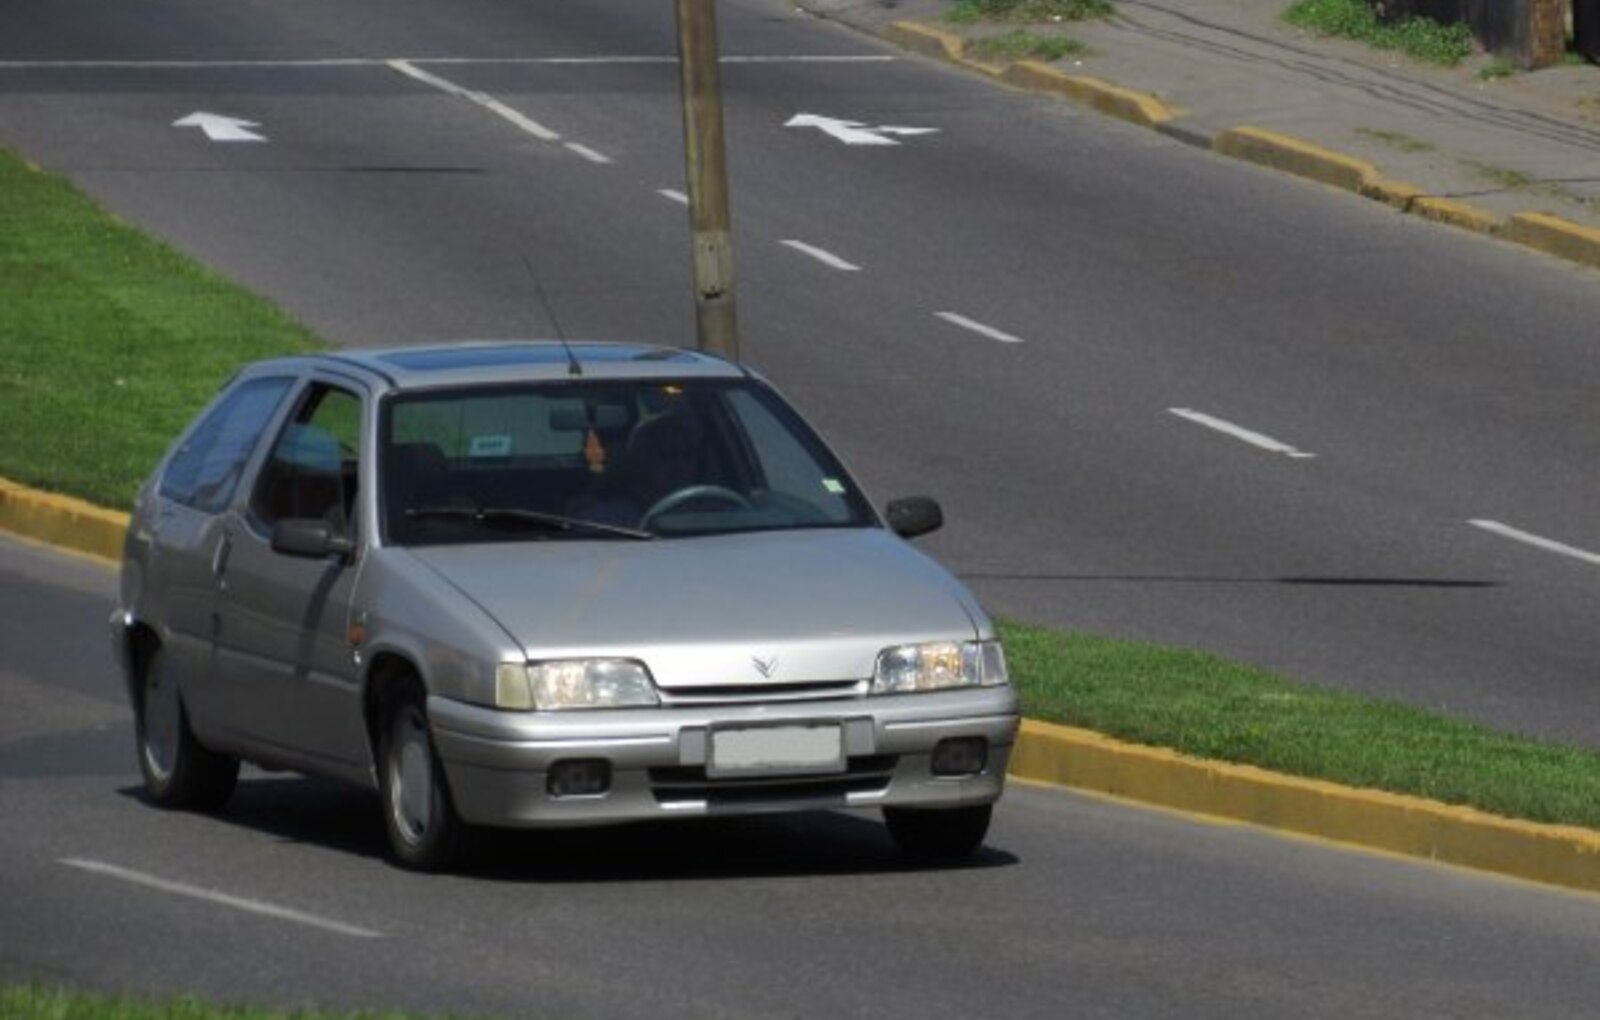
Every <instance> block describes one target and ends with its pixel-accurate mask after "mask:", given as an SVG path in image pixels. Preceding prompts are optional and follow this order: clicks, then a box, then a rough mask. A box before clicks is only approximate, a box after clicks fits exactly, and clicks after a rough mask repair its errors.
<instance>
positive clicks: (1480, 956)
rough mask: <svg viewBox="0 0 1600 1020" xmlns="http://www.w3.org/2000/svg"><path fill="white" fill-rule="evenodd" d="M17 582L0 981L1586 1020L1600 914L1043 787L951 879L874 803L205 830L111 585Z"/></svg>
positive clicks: (696, 1005)
mask: <svg viewBox="0 0 1600 1020" xmlns="http://www.w3.org/2000/svg"><path fill="white" fill-rule="evenodd" d="M0 578H4V579H5V581H6V582H7V583H6V584H4V585H0V647H4V648H5V649H7V650H8V652H7V656H6V660H7V661H6V665H5V667H4V668H3V669H0V704H3V705H5V706H6V709H5V711H4V713H0V818H3V819H5V820H6V838H5V839H4V840H0V902H3V903H4V904H5V909H3V910H0V981H3V980H16V979H18V978H28V979H37V980H45V981H50V982H66V983H68V984H71V985H74V986H77V987H85V988H93V989H99V990H104V991H110V992H117V993H131V994H155V995H168V994H174V993H177V992H185V993H192V994H200V995H204V996H206V997H209V998H213V999H219V1000H224V1001H248V1002H254V1003H267V1004H272V1005H277V1006H283V1007H294V1006H302V1005H311V1004H315V1005H319V1006H323V1007H329V1008H403V1009H414V1010H424V1011H429V1012H440V1013H443V1012H447V1011H448V1012H451V1013H452V1014H454V1015H480V1016H502V1017H517V1018H536V1017H546V1016H548V1017H560V1018H566V1020H579V1018H586V1017H651V1018H671V1017H685V1018H695V1020H704V1018H708V1017H730V1018H735V1017H736V1018H740V1020H747V1018H751V1017H769V1016H771V1017H778V1016H831V1017H851V1016H864V1017H865V1016H870V1017H875V1018H885V1020H892V1018H896V1017H926V1016H930V1015H949V1016H1005V1017H1017V1018H1026V1017H1041V1018H1044V1017H1048V1018H1052V1020H1054V1018H1059V1017H1061V1016H1068V1015H1070V1016H1080V1017H1098V1016H1107V1017H1135V1016H1136V1017H1160V1016H1181V1017H1185V1018H1203V1017H1218V1018H1229V1020H1234V1018H1240V1017H1284V1016H1295V1017H1339V1018H1352V1017H1393V1016H1407V1017H1434V1016H1437V1017H1447V1016H1496V1017H1519V1016H1525V1017H1539V1018H1553V1017H1563V1016H1571V1017H1578V1016H1592V1015H1593V1010H1594V1001H1595V993H1596V991H1597V986H1596V983H1595V977H1594V968H1593V961H1594V960H1595V958H1596V956H1597V954H1600V899H1597V898H1595V897H1591V896H1582V895H1576V894H1570V893H1564V892H1557V891H1553V890H1548V889H1544V888H1540V887H1536V886H1532V885H1527V884H1522V883H1514V882H1509V881H1504V880H1499V879H1494V878H1489V877H1484V876H1479V875H1473V874H1469V873H1466V872H1461V871H1455V870H1451V869H1446V868H1438V867H1433V866H1430V865H1426V864H1422V863H1418V862H1415V861H1409V860H1399V859H1393V858H1387V857H1380V856H1376V855H1368V854H1361V853H1353V852H1349V851H1344V850H1338V849H1334V848H1331V847H1327V846H1323V845H1319V844H1315V843H1311V842H1306V841H1299V840H1290V839H1284V838H1280V837H1277V836H1274V835H1272V834H1269V833H1266V832H1262V831H1259V830H1251V829H1246V828H1242V827H1235V826H1220V825H1213V824H1209V823H1204V822H1200V821H1196V820H1191V819H1187V818H1183V817H1179V816H1176V815H1172V814H1167V813H1162V812H1156V811H1150V810H1146V809H1142V808H1136V807H1131V806H1127V805H1121V804H1115V803H1111V802H1108V801H1102V800H1093V799H1089V798H1085V797H1080V796H1075V795H1072V794H1068V793H1064V792H1060V791H1055V790H1049V789H1044V788H1029V787H1020V786H1014V787H1013V788H1012V789H1011V791H1010V792H1009V793H1008V795H1007V797H1006V800H1005V801H1004V802H1003V803H1002V805H1001V808H1000V810H999V812H998V813H997V816H996V824H995V826H994V829H993V830H992V833H991V836H990V839H989V843H988V847H987V848H986V850H985V851H984V852H983V854H982V856H981V857H980V858H979V860H978V861H977V862H976V864H975V865H973V866H971V867H965V868H957V869H908V868H907V867H906V866H905V865H904V864H903V863H902V862H901V861H900V859H899V858H898V857H897V856H896V854H895V852H894V851H893V849H892V847H891V845H890V843H889V840H888V838H887V836H886V834H885V832H884V830H883V827H882V826H881V825H880V824H879V823H878V822H877V820H876V818H875V816H872V815H861V816H854V815H844V814H816V815H804V816H798V817H795V818H758V819H744V820H737V821H725V822H715V823H706V824H681V823H680V824H675V825H661V826H656V825H650V826H638V827H633V828H628V829H617V830H603V831H594V832H561V833H554V834H545V835H538V836H523V835H505V836H500V837H495V838H492V839H489V840H487V841H486V842H485V843H483V845H482V846H480V848H479V851H478V857H477V860H476V863H475V865H474V868H473V870H471V871H470V872H469V873H467V874H464V875H459V876H445V877H424V876H417V875H413V874H410V873H406V872H402V871H399V870H397V869H394V868H392V867H390V866H389V865H387V864H386V863H385V862H384V859H383V853H384V850H383V833H382V828H381V823H380V821H379V818H378V805H377V799H376V797H375V796H374V795H372V794H370V793H363V792H360V791H355V790H350V789H347V788H344V787H339V786H334V785H330V784H325V783H319V782H313V781H311V780H305V779H297V778H292V777H285V776H274V775H266V774H262V773H248V774H247V777H246V779H245V781H244V782H243V784H242V785H241V787H240V790H239V793H238V794H237V795H236V796H235V798H234V800H233V802H232V804H231V805H230V807H229V809H228V811H227V813H226V814H224V815H222V816H220V817H201V816H195V815H184V814H172V813H167V812H163V811H160V810H157V809H155V808H153V807H150V806H148V805H147V804H145V803H144V802H143V800H142V799H141V797H140V795H139V793H138V772H137V770H136V768H135V767H134V765H133V761H134V759H133V735H132V727H131V723H130V719H129V713H128V710H127V708H126V705H125V702H124V700H123V697H122V694H121V691H120V690H119V688H118V680H117V678H116V675H115V671H114V670H113V668H112V666H111V662H110V655H109V650H108V648H107V647H106V646H105V645H104V644H103V643H101V642H98V641H94V640H87V639H86V637H85V636H86V635H95V634H96V631H97V629H98V628H103V624H104V619H105V616H106V614H107V613H108V611H109V606H110V603H111V594H112V592H113V590H114V584H115V578H114V575H113V574H112V572H111V571H109V570H107V569H106V568H104V567H100V566H98V565H95V564H92V563H88V562H86V561H79V560H73V559H69V558H67V557H64V556H61V555H59V554H55V553H50V552H47V551H43V550H40V549H37V548H35V547H30V546H24V545H22V544H20V543H16V542H12V541H9V540H3V539H0ZM19 585H26V587H27V590H28V593H29V594H28V597H27V598H17V597H16V596H15V592H16V591H18V590H19ZM41 635H54V636H55V638H56V639H55V640H54V641H49V640H40V636H41Z"/></svg>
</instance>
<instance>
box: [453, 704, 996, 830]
mask: <svg viewBox="0 0 1600 1020" xmlns="http://www.w3.org/2000/svg"><path fill="white" fill-rule="evenodd" d="M428 714H429V718H430V721H431V722H432V726H433V734H434V740H435V743H436V744H437V747H438V751H439V757H440V759H441V761H442V763H443V766H444V770H445V774H446V776H447V778H448V781H449V784H450V791H451V793H452V795H453V797H454V800H455V806H456V810H457V811H458V812H459V813H460V815H461V817H462V819H463V820H465V821H467V822H470V823H472V824H477V825H491V826H503V827H517V828H525V827H557V826H580V825H595V824H603V823H610V822H628V821H640V820H646V819H652V818H667V817H677V816H685V815H710V814H735V813H757V812H776V811H803V810H813V809H817V808H856V807H885V806H888V807H958V806H964V805H971V804H987V803H991V802H993V801H995V800H997V799H999V797H1000V794H1001V791H1002V788H1003V786H1004V782H1005V773H1006V765H1007V762H1008V761H1009V759H1010V756H1011V747H1012V744H1013V742H1014V741H1015V739H1016V733H1017V726H1018V722H1019V716H1018V706H1017V699H1016V693H1015V691H1013V689H1012V688H1010V687H990V688H975V689H963V690H958V691H943V692H938V693H924V694H908V695H895V696H882V697H862V698H844V699H830V700H822V701H805V702H786V703H783V704H776V705H762V704H752V705H742V704H732V705H717V706H694V707H672V708H652V709H641V710H608V711H595V712H572V713H521V712H502V711H496V710H494V709H487V708H482V707H479V706H476V705H469V704H465V703H463V702H459V701H454V700H451V699H448V698H441V697H437V696H435V697H430V698H429V699H428ZM834 724H837V725H838V726H840V727H841V729H842V734H843V744H844V754H845V762H844V767H843V770H842V771H839V770H837V769H834V770H825V771H820V772H805V771H799V772H797V771H794V770H789V771H784V772H774V773H770V774H768V773H752V774H742V775H739V776H737V777H733V778H728V777H723V778H715V777H713V776H712V775H711V774H709V772H708V769H707V766H708V755H709V749H710V746H711V734H712V731H713V729H720V728H737V727H765V726H780V727H781V726H795V725H823V726H828V725H834ZM951 738H977V739H979V740H982V741H983V742H984V744H985V745H986V747H987V760H986V761H985V762H984V764H983V767H982V768H981V769H980V770H978V771H976V772H971V773H967V774H963V775H935V774H934V769H933V755H934V750H935V748H936V747H937V746H938V745H939V744H940V742H941V741H944V740H947V739H951ZM573 761H587V762H595V761H603V762H605V763H607V765H608V766H609V768H610V773H611V781H610V785H609V788H608V789H607V790H606V792H605V793H603V794H598V795H593V796H556V795H555V794H552V793H551V792H550V782H549V775H550V770H551V767H552V766H554V765H557V764H558V763H561V762H573Z"/></svg>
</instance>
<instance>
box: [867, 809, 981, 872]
mask: <svg viewBox="0 0 1600 1020" xmlns="http://www.w3.org/2000/svg"><path fill="white" fill-rule="evenodd" d="M993 814H994V805H993V804H978V805H974V806H971V807H959V808H943V809H939V808H884V809H883V820H884V822H885V823H886V824H887V825H888V826H889V835H891V836H893V837H894V841H895V843H896V844H898V845H899V847H900V850H901V852H902V853H904V854H905V855H906V856H908V857H913V858H915V859H917V860H922V861H943V862H955V861H963V860H966V859H967V858H969V857H971V856H972V855H973V854H974V853H976V852H977V850H978V848H979V847H980V846H982V845H983V837H984V836H985V835H987V834H988V832H989V819H990V818H991V817H992V816H993Z"/></svg>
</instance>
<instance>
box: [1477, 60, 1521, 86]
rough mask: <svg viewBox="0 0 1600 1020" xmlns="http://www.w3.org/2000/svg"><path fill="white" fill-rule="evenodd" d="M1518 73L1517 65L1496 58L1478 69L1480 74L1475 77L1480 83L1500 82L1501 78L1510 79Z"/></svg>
mask: <svg viewBox="0 0 1600 1020" xmlns="http://www.w3.org/2000/svg"><path fill="white" fill-rule="evenodd" d="M1516 73H1517V65H1515V64H1513V63H1512V62H1511V61H1509V60H1507V59H1505V58H1504V57H1495V58H1494V59H1493V60H1490V61H1489V62H1488V63H1487V64H1484V65H1483V66H1482V67H1480V68H1478V73H1477V75H1475V77H1476V78H1477V79H1478V80H1479V81H1499V80H1500V79H1501V78H1509V77H1511V76H1512V75H1514V74H1516Z"/></svg>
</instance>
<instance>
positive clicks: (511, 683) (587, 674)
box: [494, 659, 661, 712]
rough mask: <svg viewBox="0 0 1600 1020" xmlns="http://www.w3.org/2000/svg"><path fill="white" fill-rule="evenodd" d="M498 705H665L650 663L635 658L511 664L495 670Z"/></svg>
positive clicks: (551, 708)
mask: <svg viewBox="0 0 1600 1020" xmlns="http://www.w3.org/2000/svg"><path fill="white" fill-rule="evenodd" d="M494 703H495V706H496V707H497V708H510V709H517V710H520V711H525V712H526V711H532V710H539V711H550V712H559V711H565V710H568V709H581V708H638V707H641V706H653V705H658V704H660V703H661V702H660V699H659V698H657V697H656V685H655V681H653V680H651V679H650V671H649V670H647V669H645V667H644V663H642V662H634V661H633V660H631V659H571V660H565V661H558V662H531V663H526V664H524V663H520V662H515V663H514V662H506V663H501V664H500V668H499V669H497V670H496V671H495V677H494Z"/></svg>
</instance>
